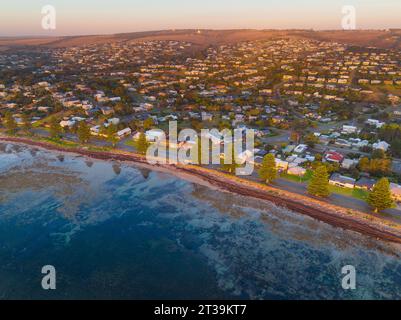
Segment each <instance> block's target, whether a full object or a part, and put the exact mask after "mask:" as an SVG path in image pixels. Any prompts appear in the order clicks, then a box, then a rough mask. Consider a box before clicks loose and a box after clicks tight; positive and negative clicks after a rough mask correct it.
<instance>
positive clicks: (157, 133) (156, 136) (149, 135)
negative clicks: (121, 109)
mask: <svg viewBox="0 0 401 320" xmlns="http://www.w3.org/2000/svg"><path fill="white" fill-rule="evenodd" d="M140 134H141V132H137V133H136V134H135V135H134V140H138V139H139V135H140ZM145 136H146V140H147V141H149V142H155V141H158V140H161V139H164V140H165V139H166V134H165V133H164V131H163V130H160V129H152V130H148V131H146V132H145Z"/></svg>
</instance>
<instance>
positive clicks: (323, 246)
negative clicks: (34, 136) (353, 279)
mask: <svg viewBox="0 0 401 320" xmlns="http://www.w3.org/2000/svg"><path fill="white" fill-rule="evenodd" d="M399 252H400V248H399V247H396V246H394V245H389V244H385V243H381V242H378V241H376V240H372V239H370V238H367V237H364V236H361V235H358V234H356V233H353V232H349V231H342V230H339V229H335V228H333V227H330V226H328V225H326V224H324V223H321V222H318V221H315V220H313V219H310V218H308V217H305V216H302V215H299V214H296V213H294V212H290V211H288V210H286V209H284V208H277V207H275V206H273V205H272V204H269V203H263V202H260V201H257V200H253V199H247V198H243V197H240V196H237V195H233V194H228V193H223V192H219V191H216V190H212V189H208V188H206V187H204V186H200V185H196V184H193V183H191V182H188V181H185V180H182V179H179V178H177V177H174V176H172V175H169V174H166V173H161V172H155V171H149V170H147V169H143V168H139V167H134V166H132V165H127V164H116V163H114V164H113V163H107V162H101V161H88V160H86V159H84V158H82V157H78V156H67V155H64V156H59V155H57V154H53V153H50V152H45V151H39V150H34V149H28V148H25V147H19V146H13V145H7V144H0V298H3V299H10V298H22V299H30V298H35V299H48V298H50V299H55V298H62V299H72V298H78V299H81V298H89V299H96V298H112V299H114V298H124V299H150V298H152V299H194V298H198V299H208V298H210V299H219V298H241V299H389V298H400V297H401V263H400V255H399ZM44 265H53V266H55V268H56V270H57V289H56V290H54V291H45V290H43V289H42V288H41V279H42V276H43V275H42V274H41V268H42V266H44ZM345 265H353V266H355V267H356V270H357V289H356V290H353V291H345V290H343V289H342V287H341V280H342V274H341V268H342V267H343V266H345Z"/></svg>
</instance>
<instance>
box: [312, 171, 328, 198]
mask: <svg viewBox="0 0 401 320" xmlns="http://www.w3.org/2000/svg"><path fill="white" fill-rule="evenodd" d="M308 192H309V194H311V195H313V196H317V197H328V196H329V195H330V189H329V174H328V172H327V168H326V166H324V165H320V166H318V167H317V168H316V170H315V171H314V172H313V175H312V179H311V180H310V182H309V185H308Z"/></svg>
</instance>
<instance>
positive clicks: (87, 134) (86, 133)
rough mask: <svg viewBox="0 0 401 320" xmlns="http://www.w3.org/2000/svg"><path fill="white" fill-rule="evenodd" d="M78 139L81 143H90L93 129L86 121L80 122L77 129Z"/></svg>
mask: <svg viewBox="0 0 401 320" xmlns="http://www.w3.org/2000/svg"><path fill="white" fill-rule="evenodd" d="M77 135H78V139H79V141H80V142H81V143H88V142H89V140H90V138H91V131H90V128H89V126H88V125H87V124H86V122H85V121H81V122H80V123H79V124H78V130H77Z"/></svg>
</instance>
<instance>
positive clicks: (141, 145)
mask: <svg viewBox="0 0 401 320" xmlns="http://www.w3.org/2000/svg"><path fill="white" fill-rule="evenodd" d="M135 147H136V150H137V151H138V153H139V154H143V155H144V154H146V151H147V150H148V148H149V143H148V140H147V139H146V135H145V134H144V133H143V132H141V133H140V134H139V137H138V139H137V140H136V141H135Z"/></svg>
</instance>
